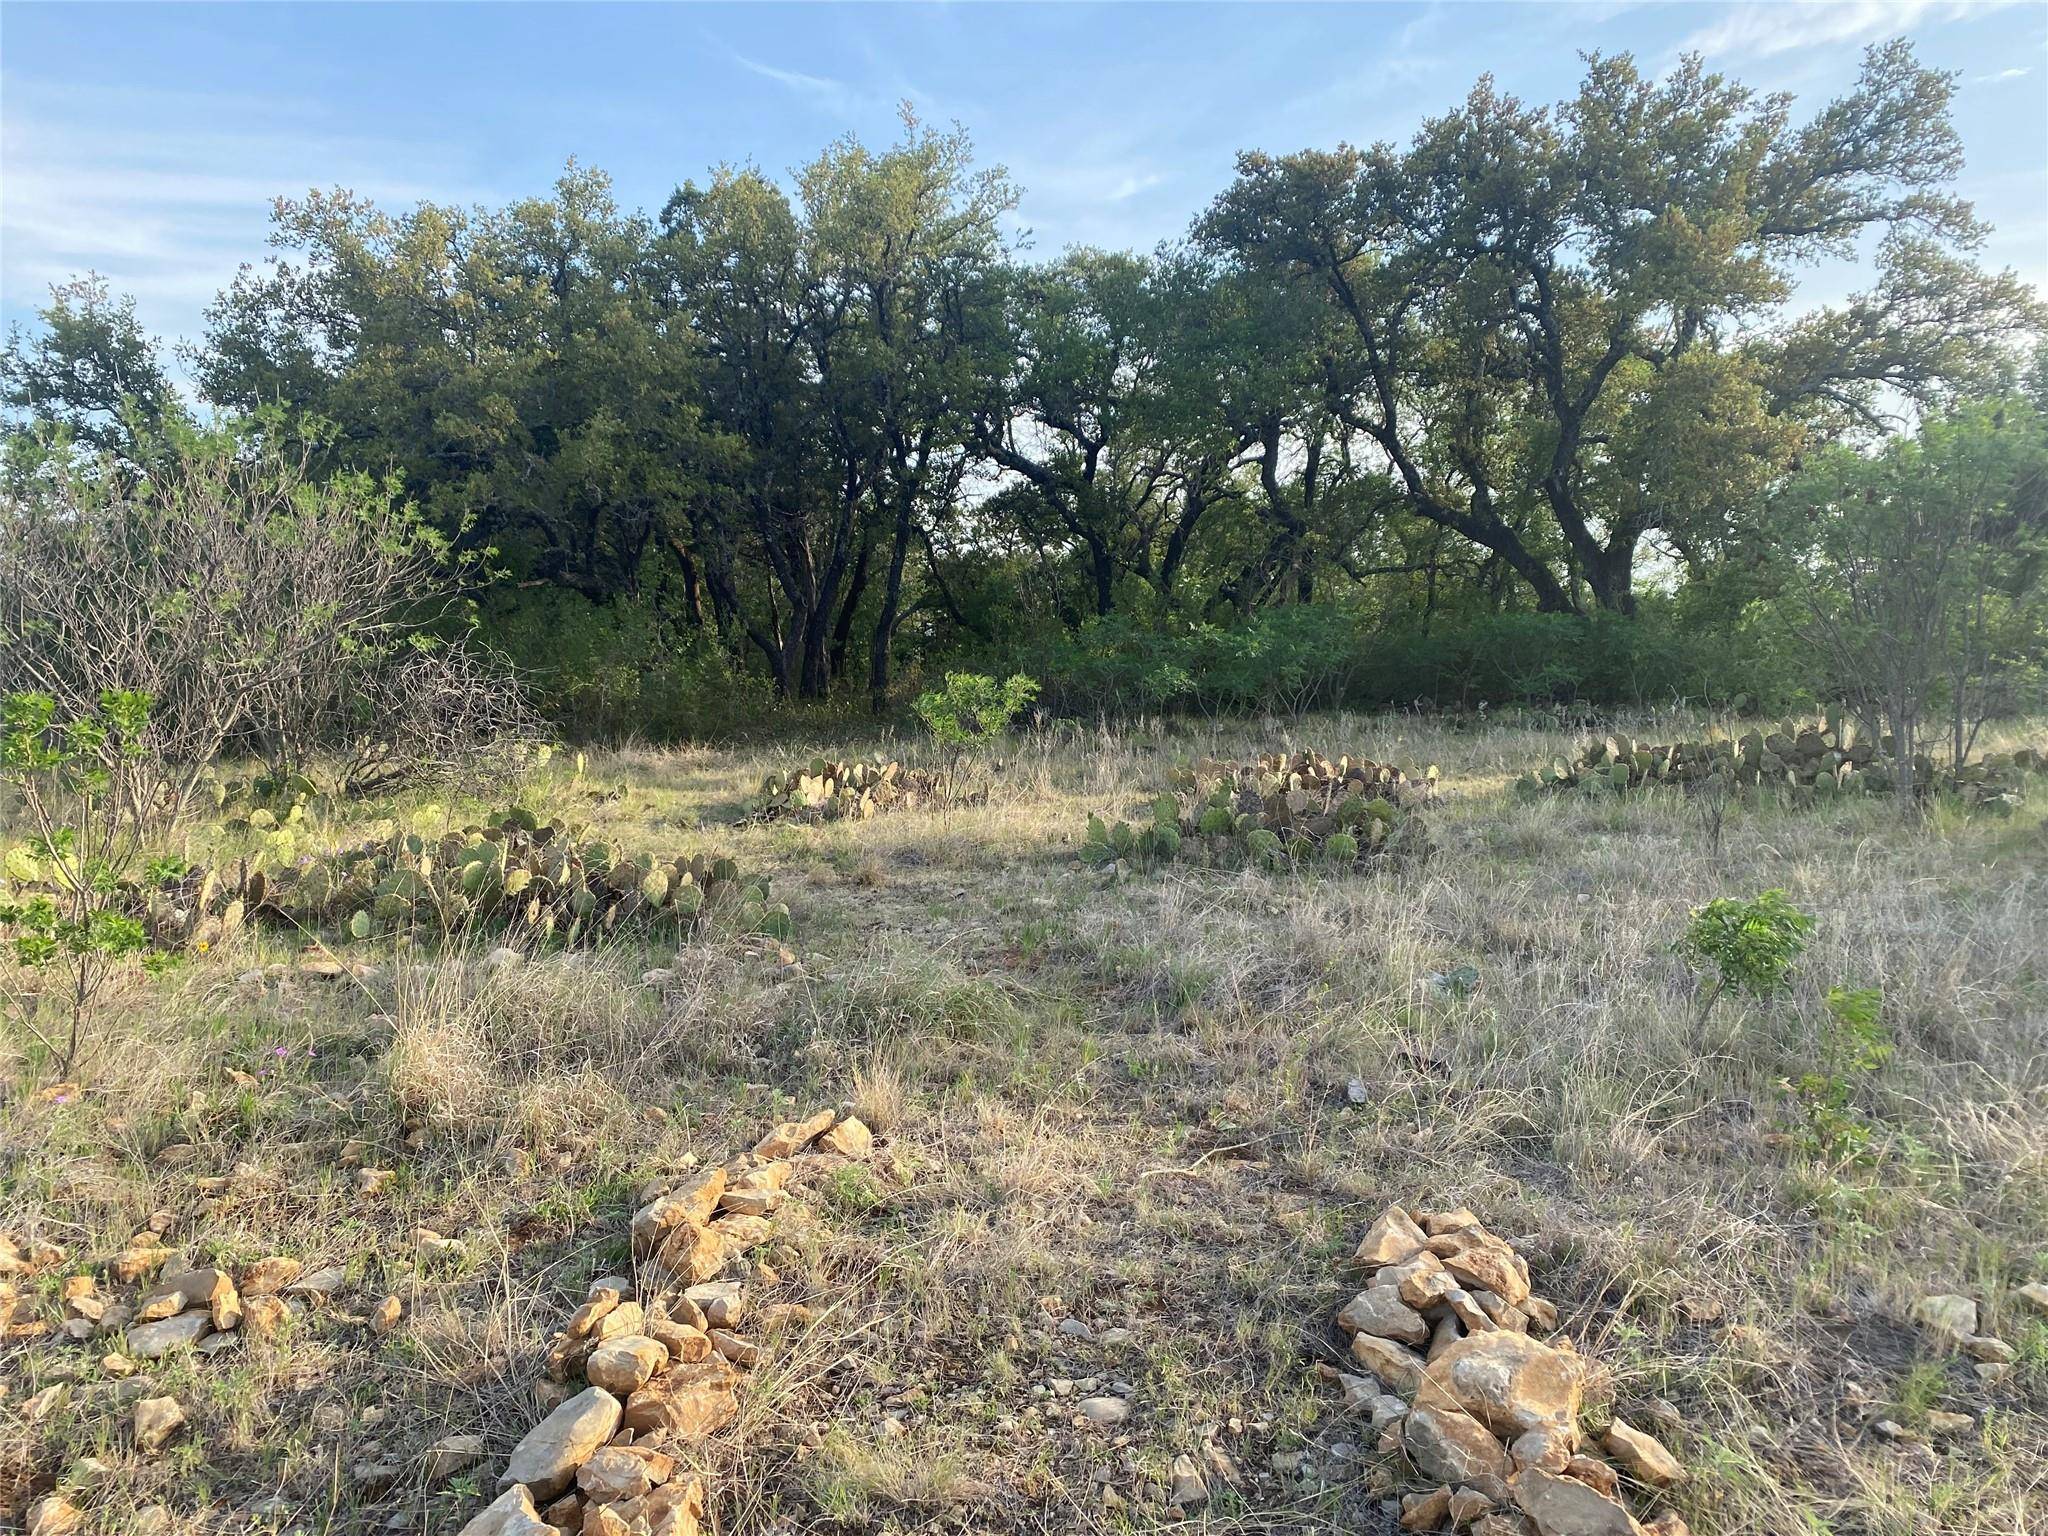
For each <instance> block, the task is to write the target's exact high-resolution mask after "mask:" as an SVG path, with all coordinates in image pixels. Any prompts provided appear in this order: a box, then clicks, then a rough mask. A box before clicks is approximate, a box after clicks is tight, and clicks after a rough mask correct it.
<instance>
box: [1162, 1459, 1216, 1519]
mask: <svg viewBox="0 0 2048 1536" xmlns="http://www.w3.org/2000/svg"><path fill="white" fill-rule="evenodd" d="M1166 1502H1167V1503H1169V1504H1172V1505H1174V1506H1176V1507H1177V1508H1180V1509H1198V1508H1200V1507H1201V1506H1202V1505H1204V1504H1206V1503H1208V1502H1209V1484H1208V1483H1207V1482H1206V1481H1205V1480H1204V1479H1203V1477H1202V1469H1201V1468H1200V1467H1198V1466H1196V1465H1195V1458H1194V1457H1192V1456H1187V1455H1180V1456H1176V1457H1174V1458H1173V1468H1172V1474H1171V1483H1170V1485H1169V1487H1168V1490H1167V1495H1166Z"/></svg>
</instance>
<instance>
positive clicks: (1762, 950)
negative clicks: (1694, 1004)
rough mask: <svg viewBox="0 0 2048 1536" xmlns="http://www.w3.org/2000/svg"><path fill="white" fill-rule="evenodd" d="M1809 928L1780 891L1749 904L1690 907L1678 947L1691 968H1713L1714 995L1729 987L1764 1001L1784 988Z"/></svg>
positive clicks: (1727, 899)
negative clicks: (1689, 962) (1687, 920)
mask: <svg viewBox="0 0 2048 1536" xmlns="http://www.w3.org/2000/svg"><path fill="white" fill-rule="evenodd" d="M1813 927H1814V919H1813V918H1812V917H1811V916H1810V915H1809V914H1807V913H1805V912H1802V911H1800V910H1799V909H1798V908H1797V907H1795V906H1793V905H1792V903H1791V902H1789V901H1787V900H1786V899H1785V893H1784V892H1783V891H1779V890H1770V891H1765V892H1763V893H1762V894H1761V895H1759V896H1758V897H1756V898H1755V900H1753V901H1743V900H1741V899H1739V898H1737V897H1733V896H1723V897H1720V898H1719V899H1717V900H1715V901H1710V902H1708V903H1707V904H1706V905H1705V906H1704V907H1696V908H1694V909H1693V913H1692V919H1691V921H1690V922H1689V923H1688V924H1687V925H1686V930H1685V934H1684V936H1683V937H1682V938H1680V939H1679V941H1678V946H1677V947H1678V950H1679V953H1680V954H1682V955H1684V956H1685V957H1686V958H1687V959H1689V960H1691V961H1692V962H1693V963H1694V964H1695V965H1698V966H1700V967H1702V968H1704V967H1707V966H1711V967H1713V969H1714V971H1715V974H1716V980H1715V984H1714V989H1715V992H1716V993H1719V992H1721V991H1726V990H1729V989H1733V990H1735V991H1738V992H1745V993H1747V994H1749V995H1750V996H1751V997H1756V998H1765V997H1770V996H1771V995H1772V994H1774V993H1776V992H1778V991H1779V990H1781V989H1782V988H1783V987H1784V985H1785V983H1786V980H1787V978H1788V977H1789V976H1790V975H1791V972H1792V964H1793V962H1794V961H1795V960H1797V959H1798V958H1799V955H1800V953H1801V951H1803V950H1804V949H1805V948H1806V939H1807V935H1808V934H1810V933H1812V932H1813Z"/></svg>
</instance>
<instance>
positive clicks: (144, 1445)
mask: <svg viewBox="0 0 2048 1536" xmlns="http://www.w3.org/2000/svg"><path fill="white" fill-rule="evenodd" d="M184 1422H185V1410H184V1409H183V1408H182V1407H180V1406H179V1404H178V1400H177V1399H176V1398H175V1397H145V1398H144V1399H142V1401H141V1402H139V1403H137V1404H136V1405H135V1418H134V1424H135V1444H136V1446H137V1447H138V1448H139V1449H141V1450H144V1451H155V1450H159V1449H161V1448H162V1446H163V1445H164V1443H165V1442H166V1441H167V1440H169V1439H170V1438H171V1436H173V1435H175V1434H176V1433H177V1432H178V1430H179V1428H180V1427H181V1426H182V1425H183V1424H184Z"/></svg>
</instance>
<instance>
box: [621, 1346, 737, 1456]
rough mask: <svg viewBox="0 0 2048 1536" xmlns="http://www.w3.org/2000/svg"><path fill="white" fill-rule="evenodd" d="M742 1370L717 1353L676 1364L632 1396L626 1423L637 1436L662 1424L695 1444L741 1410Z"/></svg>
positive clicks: (628, 1402)
mask: <svg viewBox="0 0 2048 1536" xmlns="http://www.w3.org/2000/svg"><path fill="white" fill-rule="evenodd" d="M738 1379H739V1378H738V1375H737V1373H736V1372H735V1371H734V1370H733V1368H732V1367H731V1366H730V1365H728V1364H726V1363H725V1361H723V1360H720V1359H718V1358H716V1357H713V1358H712V1359H709V1360H703V1361H700V1362H698V1363H697V1364H694V1365H672V1366H670V1367H669V1368H668V1369H667V1370H666V1371H664V1372H662V1373H661V1375H659V1376H657V1377H655V1378H654V1380H652V1381H650V1382H649V1383H647V1385H646V1386H644V1387H642V1388H641V1389H640V1390H639V1391H638V1392H635V1393H634V1394H633V1395H632V1396H631V1397H630V1398H628V1399H627V1400H626V1412H625V1419H624V1422H625V1426H626V1428H628V1429H630V1430H632V1431H633V1433H634V1435H635V1437H636V1438H638V1437H643V1436H645V1435H647V1434H649V1433H651V1432H652V1431H655V1430H662V1431H665V1432H666V1433H667V1434H668V1435H670V1436H671V1437H672V1438H673V1439H675V1440H678V1441H680V1442H682V1443H683V1444H689V1443H690V1442H692V1441H695V1440H701V1439H703V1438H704V1437H705V1436H706V1435H709V1434H710V1433H711V1432H712V1431H714V1430H717V1429H722V1428H724V1427H725V1426H726V1425H727V1424H729V1423H731V1422H732V1420H733V1419H734V1417H736V1416H737V1415H738V1413H739V1399H738V1397H737V1396H735V1395H734V1392H733V1387H734V1384H735V1383H736V1382H737V1381H738Z"/></svg>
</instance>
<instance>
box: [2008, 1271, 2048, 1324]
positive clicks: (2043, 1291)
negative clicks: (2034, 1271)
mask: <svg viewBox="0 0 2048 1536" xmlns="http://www.w3.org/2000/svg"><path fill="white" fill-rule="evenodd" d="M2013 1295H2015V1296H2017V1297H2018V1298H2019V1299H2020V1300H2021V1301H2023V1302H2025V1303H2026V1304H2027V1305H2028V1306H2030V1307H2032V1308H2033V1309H2034V1310H2035V1311H2036V1312H2038V1313H2040V1314H2041V1315H2042V1316H2043V1317H2048V1281H2042V1280H2030V1281H2028V1282H2027V1283H2026V1284H2025V1285H2023V1286H2020V1287H2019V1288H2018V1289H2017V1290H2015V1291H2014V1292H2013Z"/></svg>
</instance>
